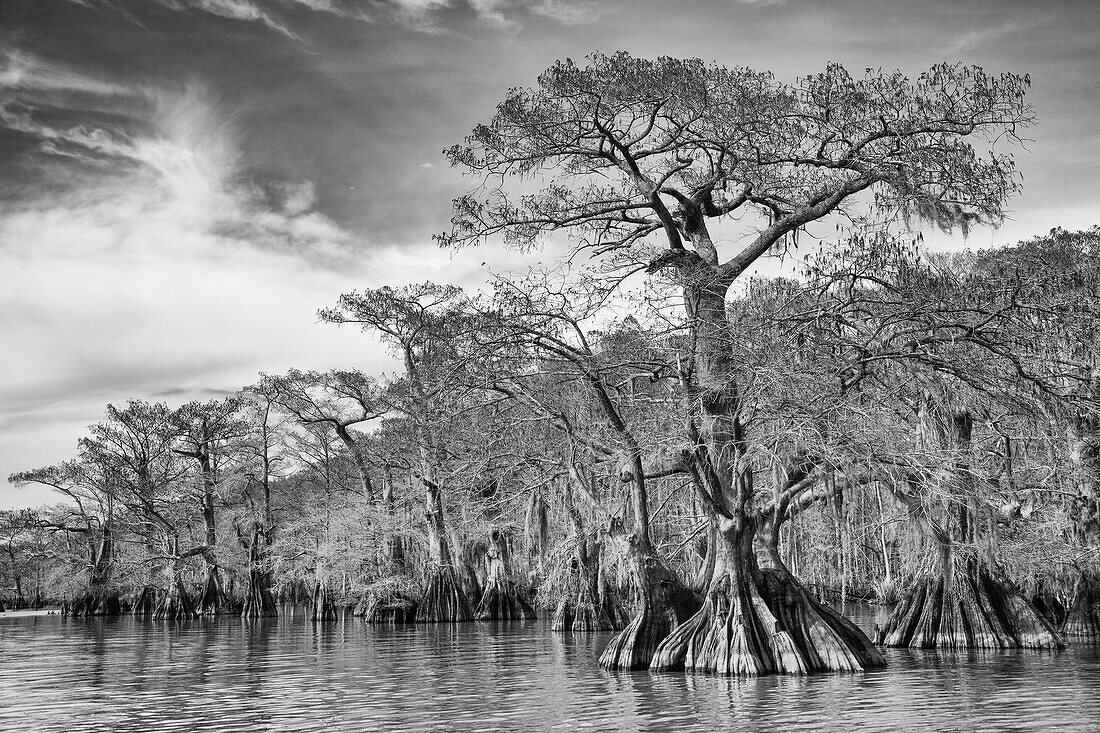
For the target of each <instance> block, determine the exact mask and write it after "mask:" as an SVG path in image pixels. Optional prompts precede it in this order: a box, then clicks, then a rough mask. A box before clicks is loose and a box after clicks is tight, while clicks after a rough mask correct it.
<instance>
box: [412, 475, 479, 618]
mask: <svg viewBox="0 0 1100 733" xmlns="http://www.w3.org/2000/svg"><path fill="white" fill-rule="evenodd" d="M422 481H423V483H424V487H425V491H426V494H425V504H426V506H425V519H426V520H427V525H428V547H429V549H430V551H431V553H432V557H431V559H430V564H429V566H428V568H427V572H426V579H425V586H426V587H425V590H424V597H423V598H422V599H421V601H420V605H419V606H418V607H417V609H416V620H417V622H419V623H446V622H452V621H470V620H472V619H473V611H472V610H471V608H470V602H469V600H468V598H467V595H466V591H465V590H464V588H463V583H462V578H461V577H459V573H458V569H457V566H456V564H455V560H454V557H453V553H452V552H451V548H450V546H449V545H448V544H447V539H446V537H447V535H446V527H445V525H444V520H443V498H442V493H441V491H440V488H439V485H438V484H436V483H435V481H433V480H432V479H430V478H429V477H427V476H425V477H423V479H422Z"/></svg>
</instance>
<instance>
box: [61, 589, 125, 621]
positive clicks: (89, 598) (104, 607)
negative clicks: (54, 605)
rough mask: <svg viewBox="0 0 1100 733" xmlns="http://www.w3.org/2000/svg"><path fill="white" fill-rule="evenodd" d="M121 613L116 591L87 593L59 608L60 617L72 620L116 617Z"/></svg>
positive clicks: (120, 604)
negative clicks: (91, 617)
mask: <svg viewBox="0 0 1100 733" xmlns="http://www.w3.org/2000/svg"><path fill="white" fill-rule="evenodd" d="M121 613H122V602H121V601H120V600H119V597H118V591H110V592H107V591H104V592H88V593H85V594H84V595H81V596H77V597H76V598H74V599H72V600H71V601H68V602H66V603H64V604H62V606H61V615H62V616H72V617H74V618H80V617H90V616H118V615H120V614H121Z"/></svg>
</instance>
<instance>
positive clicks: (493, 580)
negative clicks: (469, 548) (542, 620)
mask: <svg viewBox="0 0 1100 733" xmlns="http://www.w3.org/2000/svg"><path fill="white" fill-rule="evenodd" d="M509 556H510V553H509V551H508V542H507V538H506V537H505V536H504V535H503V534H502V533H501V532H500V531H499V530H496V529H494V530H492V531H491V532H490V533H489V548H488V550H486V553H485V559H486V562H487V563H488V572H487V573H486V579H485V588H484V590H483V592H482V595H481V601H480V602H479V603H478V605H477V609H476V610H475V611H474V618H476V619H478V620H479V621H511V620H516V619H533V618H535V609H533V608H532V607H531V604H529V603H528V602H527V600H526V599H525V598H524V597H523V593H522V591H521V590H520V588H519V586H518V584H517V583H516V582H515V580H513V578H512V570H511V567H510V562H509Z"/></svg>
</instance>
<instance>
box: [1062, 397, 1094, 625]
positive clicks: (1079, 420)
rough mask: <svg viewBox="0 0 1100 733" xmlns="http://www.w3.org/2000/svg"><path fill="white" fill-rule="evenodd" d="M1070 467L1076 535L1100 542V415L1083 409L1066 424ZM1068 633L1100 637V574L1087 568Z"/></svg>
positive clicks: (1084, 540)
mask: <svg viewBox="0 0 1100 733" xmlns="http://www.w3.org/2000/svg"><path fill="white" fill-rule="evenodd" d="M1067 438H1068V442H1069V459H1070V466H1071V467H1072V470H1073V483H1074V485H1075V488H1076V493H1077V496H1076V498H1075V499H1074V503H1073V521H1074V534H1076V539H1077V541H1078V542H1079V543H1080V544H1083V545H1085V546H1087V547H1096V546H1097V545H1100V416H1097V415H1094V414H1092V413H1087V412H1081V413H1079V414H1077V415H1074V416H1073V417H1072V418H1071V419H1070V421H1069V425H1068V427H1067ZM1063 631H1064V633H1065V634H1066V635H1067V636H1083V637H1092V638H1095V637H1097V636H1100V573H1097V571H1096V569H1095V567H1093V568H1084V569H1082V571H1081V576H1080V578H1079V579H1078V581H1077V586H1076V589H1075V591H1074V598H1073V603H1072V604H1071V605H1070V609H1069V615H1068V616H1067V618H1066V624H1065V627H1064V629H1063Z"/></svg>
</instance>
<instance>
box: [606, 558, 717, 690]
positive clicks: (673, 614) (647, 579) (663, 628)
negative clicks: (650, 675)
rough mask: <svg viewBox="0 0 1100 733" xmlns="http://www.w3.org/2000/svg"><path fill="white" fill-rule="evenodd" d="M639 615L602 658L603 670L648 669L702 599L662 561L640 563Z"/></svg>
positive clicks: (652, 560)
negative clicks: (660, 649)
mask: <svg viewBox="0 0 1100 733" xmlns="http://www.w3.org/2000/svg"><path fill="white" fill-rule="evenodd" d="M639 576H640V577H639V579H640V581H641V582H639V583H638V590H639V593H640V594H641V603H640V604H639V606H640V607H639V611H638V614H637V615H636V616H635V617H634V618H633V619H631V621H630V623H628V624H627V625H626V627H625V628H624V629H623V630H622V631H620V632H619V633H618V634H616V635H615V636H614V637H613V638H612V639H611V641H610V642H609V643H608V645H607V648H606V649H604V651H603V654H601V655H600V666H601V667H603V668H604V669H622V670H638V669H648V668H649V665H650V662H651V661H652V659H653V655H654V653H655V652H656V650H657V646H658V645H659V644H660V643H661V642H662V641H663V640H664V639H665V638H666V637H667V636H668V635H669V634H670V633H672V631H673V630H674V629H676V628H677V627H679V626H680V625H681V624H682V623H684V622H685V621H686V620H687V619H688V618H690V617H691V616H692V614H694V613H695V612H696V610H697V609H698V608H699V597H698V596H697V595H696V594H695V593H693V592H692V591H691V590H689V589H688V588H687V587H685V586H684V585H683V584H682V583H681V582H680V580H679V578H677V577H676V575H675V574H674V573H673V572H672V571H671V570H669V569H668V568H666V567H665V566H664V565H663V564H662V563H661V562H660V560H658V559H657V558H656V557H654V556H650V557H647V558H645V559H644V560H642V561H641V572H640V573H639Z"/></svg>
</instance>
